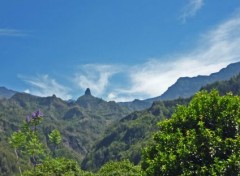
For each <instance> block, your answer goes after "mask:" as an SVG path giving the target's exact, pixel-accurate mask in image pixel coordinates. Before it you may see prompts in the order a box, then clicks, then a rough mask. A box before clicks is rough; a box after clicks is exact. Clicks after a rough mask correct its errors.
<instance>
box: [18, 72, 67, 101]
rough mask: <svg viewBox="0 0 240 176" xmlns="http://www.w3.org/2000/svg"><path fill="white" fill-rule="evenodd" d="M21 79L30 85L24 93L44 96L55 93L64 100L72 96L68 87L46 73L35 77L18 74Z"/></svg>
mask: <svg viewBox="0 0 240 176" xmlns="http://www.w3.org/2000/svg"><path fill="white" fill-rule="evenodd" d="M19 77H20V78H21V79H22V80H24V81H25V82H26V83H28V84H29V85H30V86H31V87H30V88H29V89H26V90H25V92H26V93H30V94H33V95H37V96H41V97H46V96H52V95H53V94H55V95H56V96H57V97H60V98H62V99H64V100H69V99H71V98H72V96H71V95H70V93H69V92H70V89H69V88H67V87H65V86H63V85H61V84H59V83H58V82H57V81H56V80H55V79H53V78H50V77H49V76H48V75H37V76H36V77H25V76H19Z"/></svg>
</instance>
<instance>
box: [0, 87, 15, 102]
mask: <svg viewBox="0 0 240 176" xmlns="http://www.w3.org/2000/svg"><path fill="white" fill-rule="evenodd" d="M15 93H17V92H16V91H13V90H9V89H7V88H6V87H0V99H3V98H7V99H8V98H11V97H12V96H13V95H14V94H15Z"/></svg>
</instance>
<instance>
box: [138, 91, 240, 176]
mask: <svg viewBox="0 0 240 176" xmlns="http://www.w3.org/2000/svg"><path fill="white" fill-rule="evenodd" d="M159 127H160V129H159V131H158V132H157V133H156V134H155V135H154V142H153V143H152V144H150V145H149V146H148V147H147V148H145V149H144V152H143V162H142V168H143V170H145V171H146V175H149V176H153V175H156V176H157V175H233V176H234V175H236V176H237V175H238V174H240V130H239V129H240V97H238V96H233V95H231V94H227V95H226V96H220V95H219V94H218V92H217V91H212V92H210V93H209V94H208V93H207V92H206V91H203V92H200V93H197V95H196V96H195V97H194V98H193V100H192V101H191V102H190V104H189V105H188V106H179V107H178V109H177V111H176V113H174V114H173V116H172V118H171V119H168V120H165V121H162V122H160V123H159Z"/></svg>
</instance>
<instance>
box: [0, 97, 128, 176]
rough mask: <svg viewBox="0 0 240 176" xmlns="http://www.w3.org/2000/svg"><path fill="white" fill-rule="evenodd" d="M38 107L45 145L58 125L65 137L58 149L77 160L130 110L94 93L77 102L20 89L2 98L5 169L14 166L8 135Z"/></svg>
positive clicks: (0, 159)
mask: <svg viewBox="0 0 240 176" xmlns="http://www.w3.org/2000/svg"><path fill="white" fill-rule="evenodd" d="M82 102H84V103H85V104H86V106H84V105H83V104H82ZM38 109H41V111H42V112H43V113H44V117H43V118H44V120H43V124H42V125H40V126H39V128H40V131H42V136H41V138H42V139H43V141H44V145H46V146H47V148H49V146H48V140H47V135H48V134H49V132H50V131H51V130H52V129H58V130H59V131H60V133H61V135H62V137H63V143H62V147H61V151H59V153H60V154H61V155H62V156H68V157H69V158H73V159H75V160H77V161H78V162H80V161H82V159H83V158H84V156H85V155H86V154H87V153H88V151H89V149H90V148H91V147H92V146H93V144H94V142H95V141H97V140H98V139H99V138H100V137H101V136H102V134H103V132H104V131H105V129H106V127H107V126H108V125H109V124H111V123H112V122H114V121H116V120H119V119H121V118H122V117H124V116H126V115H127V114H128V111H127V110H126V109H123V108H122V107H120V106H119V105H118V104H116V103H115V102H106V101H104V100H101V99H99V98H95V97H93V96H92V95H91V94H90V95H88V94H85V95H83V96H81V97H80V98H79V99H78V101H77V102H70V103H67V102H66V101H63V100H61V99H60V98H57V97H56V96H55V95H53V96H52V97H46V98H41V97H36V96H32V95H29V94H23V93H17V94H15V95H14V96H13V97H12V98H10V99H9V100H1V101H0V131H1V133H0V148H2V149H3V150H0V155H1V156H2V157H0V163H1V165H0V167H1V169H4V170H6V171H5V172H6V173H8V172H10V171H11V170H12V169H11V167H12V165H14V163H15V161H14V160H13V158H14V157H13V155H12V152H13V149H11V148H9V147H8V143H7V141H8V137H9V136H10V134H11V133H13V132H14V131H17V130H19V129H20V124H21V123H22V122H23V121H24V120H25V117H26V115H27V114H29V113H31V112H33V111H36V110H38ZM7 175H8V174H7Z"/></svg>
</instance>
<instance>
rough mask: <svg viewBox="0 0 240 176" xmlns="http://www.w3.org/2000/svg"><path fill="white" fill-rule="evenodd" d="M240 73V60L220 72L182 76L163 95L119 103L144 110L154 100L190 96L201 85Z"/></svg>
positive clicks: (226, 78) (133, 108)
mask: <svg viewBox="0 0 240 176" xmlns="http://www.w3.org/2000/svg"><path fill="white" fill-rule="evenodd" d="M238 73H240V62H237V63H232V64H229V65H228V66H227V67H226V68H223V69H221V70H220V71H219V72H216V73H212V74H210V75H209V76H196V77H180V78H179V79H178V80H177V81H176V83H174V84H173V85H172V86H170V87H169V88H168V89H167V91H165V92H164V93H163V94H162V95H160V96H158V97H154V98H149V99H146V100H138V101H136V100H134V101H132V102H121V103H119V105H121V106H124V107H127V108H129V109H132V110H143V109H146V108H149V107H150V106H151V104H152V103H153V102H154V101H160V100H174V99H177V98H179V97H181V98H188V97H191V96H192V95H194V94H195V93H196V92H197V91H199V90H200V88H201V87H203V86H205V85H207V84H211V83H213V82H216V81H223V80H228V79H230V78H231V77H233V76H235V75H237V74H238Z"/></svg>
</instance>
